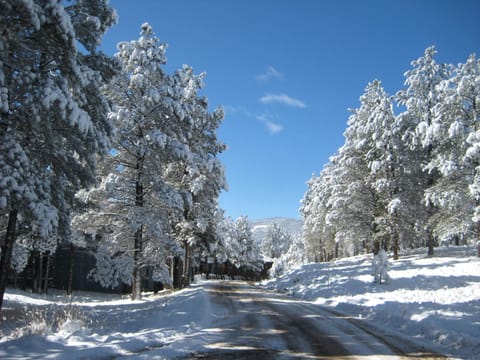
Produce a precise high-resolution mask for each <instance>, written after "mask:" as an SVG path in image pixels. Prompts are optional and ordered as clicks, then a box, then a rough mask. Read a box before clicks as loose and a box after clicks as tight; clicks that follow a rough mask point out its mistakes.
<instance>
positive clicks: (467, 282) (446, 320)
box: [264, 247, 480, 359]
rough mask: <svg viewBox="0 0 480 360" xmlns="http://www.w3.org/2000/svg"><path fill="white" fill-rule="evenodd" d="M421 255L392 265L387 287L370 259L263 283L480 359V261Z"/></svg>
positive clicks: (306, 269)
mask: <svg viewBox="0 0 480 360" xmlns="http://www.w3.org/2000/svg"><path fill="white" fill-rule="evenodd" d="M425 254H426V250H417V251H414V252H411V253H409V254H405V255H403V256H401V258H400V259H399V260H396V261H393V260H390V271H389V275H390V277H391V280H390V282H389V283H388V284H382V285H377V284H374V283H373V276H372V275H371V274H372V268H371V264H372V256H371V255H362V256H356V257H352V258H346V259H341V260H338V261H334V262H331V263H322V264H307V265H303V266H301V267H299V268H297V269H295V270H293V271H291V272H289V273H288V274H286V275H284V276H282V277H280V278H278V279H275V280H270V281H267V282H265V283H264V285H265V286H266V287H267V288H269V289H272V290H275V291H279V292H285V293H288V294H290V295H292V296H294V297H298V298H301V299H304V300H309V301H313V302H315V303H318V304H323V305H326V306H329V307H333V308H335V309H336V310H338V311H341V312H343V313H346V314H348V315H351V316H354V317H358V318H362V319H365V320H366V321H370V322H372V323H374V324H376V325H379V326H381V327H383V328H388V329H391V330H394V331H399V332H401V333H404V334H406V335H410V336H412V337H415V338H418V339H421V340H423V341H427V342H431V343H433V344H435V346H439V347H440V348H442V349H444V351H445V353H446V354H449V355H451V356H454V357H459V358H462V359H480V258H478V257H476V248H474V247H449V248H447V247H443V248H436V249H435V256H434V257H427V256H426V255H425Z"/></svg>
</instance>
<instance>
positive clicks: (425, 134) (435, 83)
mask: <svg viewBox="0 0 480 360" xmlns="http://www.w3.org/2000/svg"><path fill="white" fill-rule="evenodd" d="M435 54H436V50H435V47H433V46H431V47H429V48H427V49H426V50H425V53H424V55H423V56H422V57H420V58H418V59H417V60H415V61H412V67H413V68H412V69H410V70H408V71H407V72H406V73H405V78H406V80H405V85H406V89H404V90H401V91H399V92H398V93H397V95H396V99H397V102H398V104H399V105H401V106H405V108H406V110H405V111H404V112H403V113H402V114H400V115H399V116H400V117H402V118H406V119H404V120H402V121H404V122H409V123H410V124H412V125H415V132H413V133H412V135H413V136H412V137H411V144H410V145H411V146H412V147H413V148H414V149H416V150H417V152H418V156H417V158H418V160H420V164H421V166H422V169H423V171H424V176H422V177H421V178H419V179H418V180H419V181H418V183H419V188H418V191H420V192H423V193H424V195H427V191H428V189H432V187H434V186H435V185H436V183H437V182H438V180H439V178H440V172H439V171H438V169H437V168H436V167H432V166H429V163H430V161H431V159H432V158H435V156H436V154H435V151H436V150H437V149H438V147H437V146H436V145H437V144H436V141H437V138H436V136H435V133H436V131H437V130H438V124H436V122H435V117H436V116H435V108H436V106H437V105H438V104H440V103H441V101H442V94H441V86H440V84H441V83H442V82H443V81H445V80H446V79H448V77H449V75H450V73H451V69H450V66H447V65H443V64H438V63H437V62H436V61H435V58H434V57H435ZM425 203H426V206H427V210H428V219H427V222H426V223H425V225H424V226H423V227H424V228H425V229H426V233H427V247H428V254H429V255H433V251H434V244H435V234H434V228H435V226H436V222H437V216H435V215H436V212H437V210H438V209H437V208H436V207H435V205H434V203H432V201H430V199H429V197H428V196H426V198H425Z"/></svg>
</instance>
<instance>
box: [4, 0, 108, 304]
mask: <svg viewBox="0 0 480 360" xmlns="http://www.w3.org/2000/svg"><path fill="white" fill-rule="evenodd" d="M0 11H1V13H2V22H1V24H0V31H1V33H2V38H1V39H0V99H1V100H0V110H1V120H0V122H1V126H0V138H1V140H0V143H1V144H2V151H1V153H0V154H1V155H0V157H1V159H0V172H1V178H2V184H0V209H1V211H2V216H3V215H5V216H7V217H8V219H9V220H8V225H7V232H6V234H7V236H6V239H5V240H6V241H5V244H4V247H3V249H2V250H3V251H2V260H1V269H0V271H1V279H0V299H3V292H4V289H5V285H6V279H7V271H8V266H9V264H10V257H11V253H12V250H13V246H14V242H15V239H16V235H17V232H18V229H17V228H18V227H19V226H21V228H22V229H21V231H22V232H27V233H30V234H31V235H30V236H26V237H24V241H27V240H28V239H30V240H29V241H33V240H36V239H40V240H41V241H43V240H45V239H49V238H55V237H56V236H57V234H58V235H60V236H63V235H65V234H68V232H69V227H68V224H69V219H68V217H69V209H70V207H71V205H72V201H73V194H74V193H75V191H77V190H78V189H79V188H80V187H83V186H87V185H88V184H90V183H91V182H92V181H93V179H94V170H95V156H96V154H97V153H99V152H102V151H105V150H106V147H107V145H108V143H109V136H110V133H111V131H112V126H111V123H110V121H109V120H108V119H107V117H106V114H107V111H108V105H107V102H106V101H105V100H104V99H103V96H102V95H101V92H100V90H99V86H100V85H101V84H102V83H103V82H104V81H106V80H108V78H109V77H110V76H111V75H113V73H114V72H115V68H114V66H113V65H112V64H111V63H110V62H109V61H108V59H107V58H106V57H105V56H104V55H102V54H100V53H97V52H96V51H95V47H96V46H97V45H98V44H99V43H100V39H101V36H102V35H103V33H104V32H105V31H106V29H108V28H109V27H110V26H111V25H112V24H113V23H114V22H115V21H116V15H115V12H114V11H113V10H112V9H111V8H110V7H109V6H108V2H107V1H106V0H91V1H72V2H68V3H66V4H65V7H64V6H63V4H62V2H61V1H50V2H47V3H45V2H43V1H33V0H32V1H27V2H25V1H18V0H14V1H9V2H5V1H2V2H1V3H0ZM77 44H81V45H82V46H83V49H82V51H79V50H78V49H77V46H78V45H77ZM19 217H21V218H22V219H25V222H24V223H22V224H18V219H19ZM24 245H26V246H27V247H29V246H30V245H28V244H24ZM0 301H1V300H0ZM0 307H1V302H0Z"/></svg>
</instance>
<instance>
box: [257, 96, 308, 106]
mask: <svg viewBox="0 0 480 360" xmlns="http://www.w3.org/2000/svg"><path fill="white" fill-rule="evenodd" d="M260 102H261V103H263V104H271V103H281V104H284V105H288V106H292V107H297V108H300V109H304V108H306V107H307V105H306V104H305V103H304V102H303V101H302V100H299V99H295V98H292V97H290V96H288V95H287V94H265V95H264V96H262V97H261V98H260Z"/></svg>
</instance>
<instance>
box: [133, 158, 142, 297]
mask: <svg viewBox="0 0 480 360" xmlns="http://www.w3.org/2000/svg"><path fill="white" fill-rule="evenodd" d="M137 170H138V174H137V181H136V183H135V206H137V207H143V183H142V174H143V159H142V158H140V159H139V160H138V162H137ZM134 238H135V239H134V240H135V241H134V246H133V251H134V253H133V261H134V265H133V284H132V299H134V300H140V299H141V298H142V273H141V268H140V260H141V258H142V242H143V225H140V227H139V228H138V229H137V231H135V236H134Z"/></svg>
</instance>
